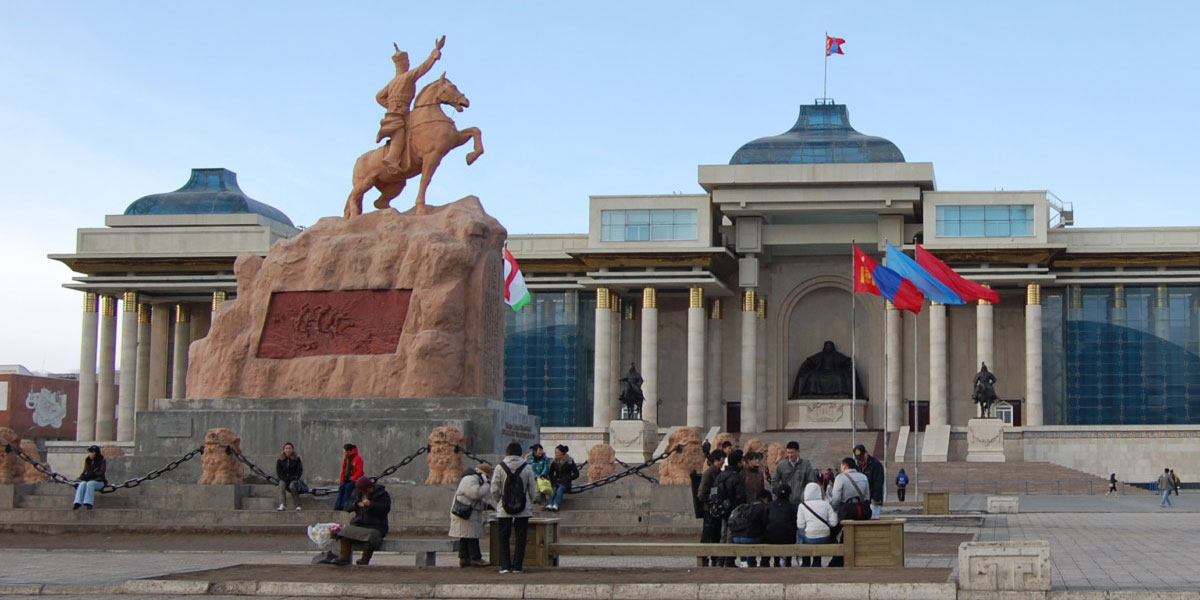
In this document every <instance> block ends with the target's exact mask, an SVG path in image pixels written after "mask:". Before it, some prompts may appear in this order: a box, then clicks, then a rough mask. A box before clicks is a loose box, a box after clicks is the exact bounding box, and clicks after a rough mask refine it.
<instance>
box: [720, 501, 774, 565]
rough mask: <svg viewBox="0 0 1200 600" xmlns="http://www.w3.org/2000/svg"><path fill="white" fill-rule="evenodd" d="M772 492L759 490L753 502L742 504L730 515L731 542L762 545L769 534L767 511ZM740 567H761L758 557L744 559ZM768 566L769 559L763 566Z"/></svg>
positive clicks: (764, 561)
mask: <svg viewBox="0 0 1200 600" xmlns="http://www.w3.org/2000/svg"><path fill="white" fill-rule="evenodd" d="M770 502H771V492H768V491H767V490H759V491H758V495H757V496H755V498H754V501H753V502H747V503H745V504H740V505H738V506H737V507H736V508H734V509H733V513H732V514H730V515H729V541H731V542H733V543H735V544H761V543H763V537H764V536H765V535H766V533H767V511H768V509H769V508H770ZM738 566H739V567H756V566H759V564H758V559H757V557H754V556H750V557H745V558H742V559H741V561H740V562H739V563H738ZM761 566H764V567H765V566H767V557H765V556H764V557H763V561H762V565H761Z"/></svg>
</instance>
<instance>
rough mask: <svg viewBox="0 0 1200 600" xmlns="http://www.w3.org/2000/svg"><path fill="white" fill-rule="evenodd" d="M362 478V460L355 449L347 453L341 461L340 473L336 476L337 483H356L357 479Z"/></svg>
mask: <svg viewBox="0 0 1200 600" xmlns="http://www.w3.org/2000/svg"><path fill="white" fill-rule="evenodd" d="M347 467H348V468H347ZM347 476H348V477H347ZM362 476H363V459H362V457H361V456H359V455H358V448H355V449H353V450H351V451H349V452H347V453H346V457H345V458H343V459H342V472H341V474H340V475H338V482H339V483H346V482H347V481H349V482H355V481H358V479H359V478H360V477H362Z"/></svg>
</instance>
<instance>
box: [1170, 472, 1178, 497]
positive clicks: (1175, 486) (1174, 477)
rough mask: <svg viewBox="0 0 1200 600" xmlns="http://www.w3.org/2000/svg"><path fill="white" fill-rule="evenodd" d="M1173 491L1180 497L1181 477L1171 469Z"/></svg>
mask: <svg viewBox="0 0 1200 600" xmlns="http://www.w3.org/2000/svg"><path fill="white" fill-rule="evenodd" d="M1171 491H1173V492H1175V495H1176V496H1178V495H1179V476H1178V475H1176V474H1175V469H1171Z"/></svg>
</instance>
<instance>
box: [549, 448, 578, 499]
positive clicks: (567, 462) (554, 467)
mask: <svg viewBox="0 0 1200 600" xmlns="http://www.w3.org/2000/svg"><path fill="white" fill-rule="evenodd" d="M578 478H579V467H577V466H575V459H573V458H571V455H570V454H567V455H565V456H563V460H562V462H558V461H557V460H555V461H551V462H550V485H552V486H554V487H558V486H560V485H561V486H563V487H565V488H567V489H568V490H569V489H571V482H572V481H575V480H576V479H578Z"/></svg>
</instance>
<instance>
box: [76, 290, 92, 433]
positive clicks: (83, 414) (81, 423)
mask: <svg viewBox="0 0 1200 600" xmlns="http://www.w3.org/2000/svg"><path fill="white" fill-rule="evenodd" d="M81 329H82V331H81V332H80V334H79V406H78V409H77V410H76V413H75V415H76V417H75V439H76V440H79V441H85V440H94V439H96V294H95V293H94V292H84V293H83V325H82V327H81Z"/></svg>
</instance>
